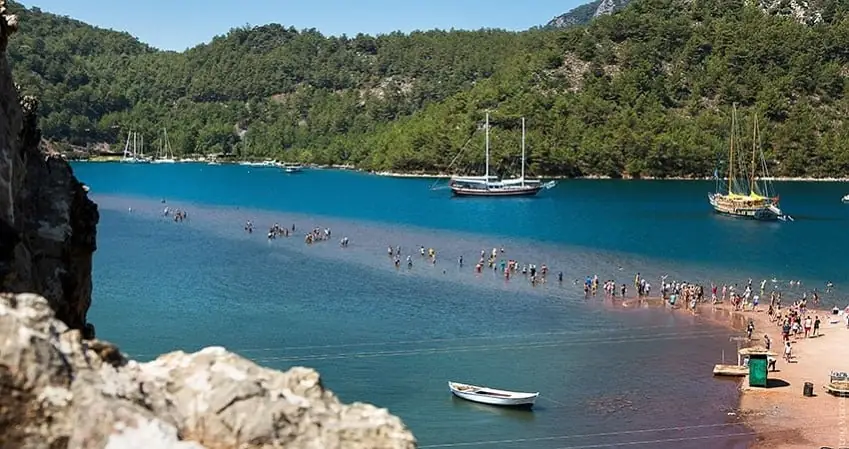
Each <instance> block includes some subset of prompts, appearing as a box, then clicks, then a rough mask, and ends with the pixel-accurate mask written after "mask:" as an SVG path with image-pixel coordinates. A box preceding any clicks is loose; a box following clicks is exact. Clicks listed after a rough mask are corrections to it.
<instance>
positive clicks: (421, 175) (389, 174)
mask: <svg viewBox="0 0 849 449" xmlns="http://www.w3.org/2000/svg"><path fill="white" fill-rule="evenodd" d="M189 159H191V160H189ZM257 161H258V160H257ZM70 162H72V163H116V162H121V157H120V156H115V157H97V158H91V159H76V160H70ZM208 162H209V159H200V158H186V159H183V160H179V161H178V163H183V164H204V163H208ZM239 162H241V161H238V162H237V161H232V162H231V161H219V162H218V163H217V164H218V165H238V163H239ZM304 166H305V167H308V168H311V169H318V170H344V171H355V172H359V173H363V174H367V175H373V176H381V177H385V178H405V179H450V178H451V175H450V174H448V173H430V172H394V171H375V170H368V169H363V168H357V167H355V166H353V165H345V164H304ZM541 179H547V180H555V181H566V180H622V181H713V180H714V178H713V177H711V176H705V177H696V176H665V177H655V176H638V177H631V176H622V177H613V176H605V175H586V176H563V175H557V176H543V177H541ZM762 179H763V180H764V181H773V182H849V177H828V178H814V177H804V176H770V177H767V178H762Z"/></svg>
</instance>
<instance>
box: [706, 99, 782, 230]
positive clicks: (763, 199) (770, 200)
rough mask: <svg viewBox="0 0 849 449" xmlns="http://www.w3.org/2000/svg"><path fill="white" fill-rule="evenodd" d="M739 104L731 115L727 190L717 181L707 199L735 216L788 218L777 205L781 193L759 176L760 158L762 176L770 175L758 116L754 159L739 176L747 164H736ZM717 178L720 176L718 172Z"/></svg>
mask: <svg viewBox="0 0 849 449" xmlns="http://www.w3.org/2000/svg"><path fill="white" fill-rule="evenodd" d="M739 140H740V139H739V132H738V123H737V108H736V105H735V106H734V107H733V109H732V115H731V138H730V141H729V157H728V173H727V183H726V189H725V191H722V189H721V188H720V186H719V185H717V187H718V188H717V191H716V192H715V193H709V194H708V201H710V204H711V206H713V208H714V210H715V211H716V212H717V213H720V214H723V215H729V216H732V217H740V218H749V219H754V220H762V221H772V220H787V219H790V217H789V216H787V215H785V214H784V212H783V211H782V210H781V208H780V207H779V205H778V200H779V197H778V195H775V194H774V192H772V189H771V185H770V184H771V183H770V182H768V181H765V180H763V179H758V177H757V171H758V161H760V170H761V173H762V175H763V177H767V176H768V173H767V166H766V160H765V159H764V154H763V149H762V148H761V145H760V129H759V128H758V121H757V117H755V120H754V130H753V136H752V162H751V166H750V167H748V169H749V170H748V173H746V175H745V176H740V173H739V171H740V168H746V167H745V164H739V167H738V166H736V165H735V162H736V161H735V159H734V157H735V150H736V147H735V145H738V144H739ZM717 178H718V176H717Z"/></svg>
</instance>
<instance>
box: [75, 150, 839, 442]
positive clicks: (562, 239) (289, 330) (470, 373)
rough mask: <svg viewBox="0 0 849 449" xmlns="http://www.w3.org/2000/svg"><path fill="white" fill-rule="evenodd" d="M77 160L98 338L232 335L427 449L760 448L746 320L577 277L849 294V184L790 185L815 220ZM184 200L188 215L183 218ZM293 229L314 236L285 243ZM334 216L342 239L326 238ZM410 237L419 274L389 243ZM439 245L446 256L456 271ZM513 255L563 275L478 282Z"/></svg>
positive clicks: (618, 187)
mask: <svg viewBox="0 0 849 449" xmlns="http://www.w3.org/2000/svg"><path fill="white" fill-rule="evenodd" d="M74 169H75V171H76V173H77V176H78V177H79V178H80V179H81V180H82V181H83V182H85V183H86V184H88V185H89V187H90V188H91V194H90V195H91V197H92V198H93V199H94V200H95V201H96V202H97V203H98V204H99V206H100V211H101V222H100V226H99V228H98V250H97V252H96V254H95V267H94V282H95V289H94V302H93V306H92V309H91V311H90V313H89V317H90V320H91V321H93V322H94V323H95V325H96V326H97V332H98V336H99V337H101V338H104V339H108V340H111V341H114V342H116V343H118V344H119V345H120V346H121V348H122V349H123V350H124V351H125V352H127V353H129V354H130V355H131V356H134V357H136V358H139V359H142V360H148V359H152V358H154V357H156V355H157V354H159V353H162V352H166V351H171V350H178V349H180V350H186V351H193V350H196V349H199V348H202V347H204V346H209V345H220V346H225V347H227V348H229V349H231V350H234V351H237V352H239V353H241V354H242V355H244V356H246V357H249V358H251V359H253V360H255V361H256V362H258V363H261V364H263V365H267V366H270V367H273V368H279V369H286V368H288V367H291V366H297V365H302V366H310V367H314V368H316V369H318V370H319V371H320V372H321V374H322V376H323V379H324V381H325V384H326V385H327V386H328V387H329V388H331V389H332V390H333V391H334V392H335V393H336V394H337V395H338V396H339V397H340V398H341V400H343V401H345V402H353V401H365V402H370V403H373V404H375V405H378V406H380V407H386V408H388V409H389V410H390V411H391V412H392V413H394V414H396V415H398V416H400V417H401V418H402V419H403V420H404V422H405V423H406V424H407V425H408V426H409V427H410V428H411V429H412V431H413V432H414V433H415V435H416V437H417V438H418V440H419V443H420V445H421V447H432V448H435V447H444V448H450V447H480V448H496V447H498V448H508V449H509V448H540V449H553V448H562V449H575V448H602V447H621V446H637V447H650V448H660V449H665V448H682V447H683V448H738V447H745V446H746V444H747V443H748V442H749V441H751V440H752V436H751V433H750V431H749V430H748V429H747V428H746V427H744V426H742V425H741V424H740V423H739V422H738V421H737V418H736V416H735V415H733V411H734V407H736V405H737V400H738V392H737V384H736V383H735V382H733V381H727V380H720V379H714V378H713V377H712V376H711V369H712V366H713V364H714V363H718V362H720V361H721V358H722V357H723V355H724V356H725V358H726V359H727V360H732V359H733V357H734V352H735V348H736V347H735V344H734V343H733V342H730V341H729V338H730V337H731V336H732V335H733V332H732V331H730V330H728V329H726V328H724V327H717V326H716V325H715V324H714V322H713V321H712V320H710V319H707V317H702V316H696V317H694V316H691V315H688V314H684V313H680V312H671V311H669V310H665V309H662V308H661V309H657V308H640V307H622V306H621V304H620V303H614V302H612V301H609V300H604V299H602V298H601V297H596V298H585V297H584V295H583V291H582V289H581V288H580V287H579V286H577V285H575V284H574V282H575V280H578V279H581V280H582V279H583V278H584V277H585V276H587V275H593V274H598V275H599V277H600V278H601V279H602V280H604V279H615V280H616V281H617V282H618V283H619V284H622V283H626V284H628V285H629V286H631V285H632V284H633V278H634V275H635V274H636V273H637V272H640V273H641V274H642V275H643V276H644V277H646V278H647V279H649V281H650V282H652V283H653V284H654V285H657V284H659V278H660V276H663V275H666V276H669V279H680V280H695V281H701V282H711V281H714V282H718V283H726V282H729V283H745V282H746V281H747V279H748V278H753V279H754V280H755V282H759V280H761V279H768V280H769V285H770V286H775V287H776V288H780V289H782V290H784V291H785V292H786V293H785V295H786V296H785V297H795V296H798V295H800V294H801V292H802V291H803V289H800V288H795V289H791V288H789V287H788V281H789V280H791V279H792V280H801V281H802V284H803V287H804V289H807V290H812V289H814V288H818V289H819V291H820V292H821V294H823V292H822V291H823V289H824V285H825V283H826V281H829V280H830V281H832V282H834V283H835V284H836V289H835V291H834V292H832V293H830V294H823V301H824V302H826V303H829V304H830V303H835V304H840V305H841V307H842V306H845V305H846V304H845V302H846V300H847V298H846V297H845V294H843V293H842V292H844V291H846V289H845V288H842V286H843V284H845V283H846V282H847V275H846V272H845V266H846V264H845V262H844V258H845V254H847V252H849V239H847V238H845V235H844V233H845V230H846V229H847V222H849V205H843V204H841V203H840V197H841V196H843V195H844V194H846V193H847V192H849V187H847V186H844V185H842V184H838V183H778V184H777V186H776V187H777V189H778V191H779V192H780V193H781V195H782V207H783V208H784V209H785V211H786V212H787V213H789V214H790V215H792V216H793V217H794V218H795V221H793V222H787V223H756V222H749V221H740V220H734V219H729V218H725V217H720V216H716V215H714V214H713V213H712V211H711V209H710V206H709V205H708V204H707V197H706V195H707V193H708V192H709V191H711V190H712V189H713V187H714V185H713V183H712V182H698V181H689V182H677V181H589V180H575V181H563V182H560V183H559V185H558V186H557V187H556V188H554V189H552V190H549V191H545V192H543V193H541V194H540V195H539V196H538V197H535V198H527V199H480V198H477V199H456V198H451V196H450V193H449V191H448V190H445V189H440V188H438V187H439V186H440V185H439V184H440V183H439V182H438V181H434V180H424V179H394V178H383V177H377V176H370V175H365V174H361V173H355V172H345V171H333V170H307V171H305V172H304V173H301V174H285V173H283V172H282V171H280V170H279V169H274V168H257V167H245V166H236V165H232V166H231V165H221V166H209V165H203V164H174V165H134V164H120V163H76V164H74ZM434 184H436V187H437V188H436V189H431V187H433V186H434ZM163 202H164V203H163ZM166 206H167V207H169V208H178V209H183V210H185V211H187V212H188V219H187V220H186V221H184V222H182V223H175V222H174V221H173V220H172V219H170V218H167V217H163V214H162V212H163V209H164V208H165V207H166ZM247 220H250V221H252V222H253V223H254V226H255V227H254V232H253V233H247V232H245V230H244V225H245V222H246V221H247ZM274 223H279V224H280V225H281V226H283V227H287V228H290V227H291V226H292V225H293V224H294V225H295V227H296V229H297V232H296V233H294V235H293V236H292V237H290V238H279V239H276V240H271V241H270V240H268V239H267V238H266V232H267V230H268V228H269V227H270V226H271V225H272V224H274ZM313 227H320V228H322V229H324V228H330V229H331V231H332V238H331V239H330V240H329V241H325V242H318V243H315V244H313V245H307V244H305V243H304V239H303V234H304V232H306V231H307V230H308V229H312V228H313ZM342 237H348V238H349V239H350V246H349V247H347V248H341V247H340V245H339V243H338V242H339V239H341V238H342ZM399 245H400V246H401V247H402V251H403V254H404V258H405V257H406V255H407V254H411V255H412V260H413V266H412V268H408V267H407V266H406V263H405V262H403V261H402V264H401V267H400V268H395V267H394V265H393V263H392V261H391V259H390V258H389V257H388V256H387V254H386V252H387V246H393V247H395V246H399ZM420 246H425V247H426V248H431V247H432V248H434V249H436V251H437V262H436V263H435V264H434V263H430V262H429V261H427V260H425V259H424V258H422V257H421V256H420V255H419V253H418V248H419V247H420ZM502 247H503V248H504V249H505V252H504V255H503V257H504V258H505V259H507V258H511V259H517V260H519V261H520V262H522V263H536V264H537V265H542V264H547V265H548V267H549V268H550V270H551V273H552V274H551V275H550V276H549V281H548V282H547V283H546V284H544V285H538V286H536V287H533V286H531V285H530V283H529V282H527V280H526V279H524V278H523V277H522V276H517V277H514V278H512V279H510V280H505V279H504V278H503V277H502V276H499V275H497V274H495V273H494V272H493V271H490V270H487V269H484V270H483V272H482V273H479V274H478V273H475V271H474V268H473V264H474V261H476V260H477V258H478V255H479V253H480V251H481V250H482V249H486V250H487V251H491V249H492V248H499V249H500V248H502ZM461 255H462V256H463V257H464V260H465V264H464V265H463V266H462V267H460V266H459V264H458V261H457V259H458V257H459V256H461ZM558 272H563V273H564V282H563V283H559V282H557V278H556V273H558ZM773 280H774V282H773ZM579 283H580V282H579ZM631 290H633V287H631ZM655 291H656V289H655ZM449 380H455V381H461V382H468V383H476V384H484V385H489V386H493V387H500V388H505V389H512V390H522V391H539V392H540V393H541V396H540V398H539V400H538V402H537V406H536V407H535V408H534V411H532V412H527V411H512V410H503V409H498V408H492V407H487V406H482V405H477V404H473V403H469V402H465V401H462V400H458V399H455V398H452V396H451V395H450V394H449V392H448V389H447V385H446V383H447V381H449Z"/></svg>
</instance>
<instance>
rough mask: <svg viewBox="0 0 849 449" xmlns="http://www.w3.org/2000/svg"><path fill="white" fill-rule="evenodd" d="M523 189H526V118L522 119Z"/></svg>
mask: <svg viewBox="0 0 849 449" xmlns="http://www.w3.org/2000/svg"><path fill="white" fill-rule="evenodd" d="M522 187H525V117H522Z"/></svg>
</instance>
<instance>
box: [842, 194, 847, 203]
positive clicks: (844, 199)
mask: <svg viewBox="0 0 849 449" xmlns="http://www.w3.org/2000/svg"><path fill="white" fill-rule="evenodd" d="M840 201H843V202H844V203H849V194H846V195H844V196H843V198H841V199H840Z"/></svg>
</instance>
